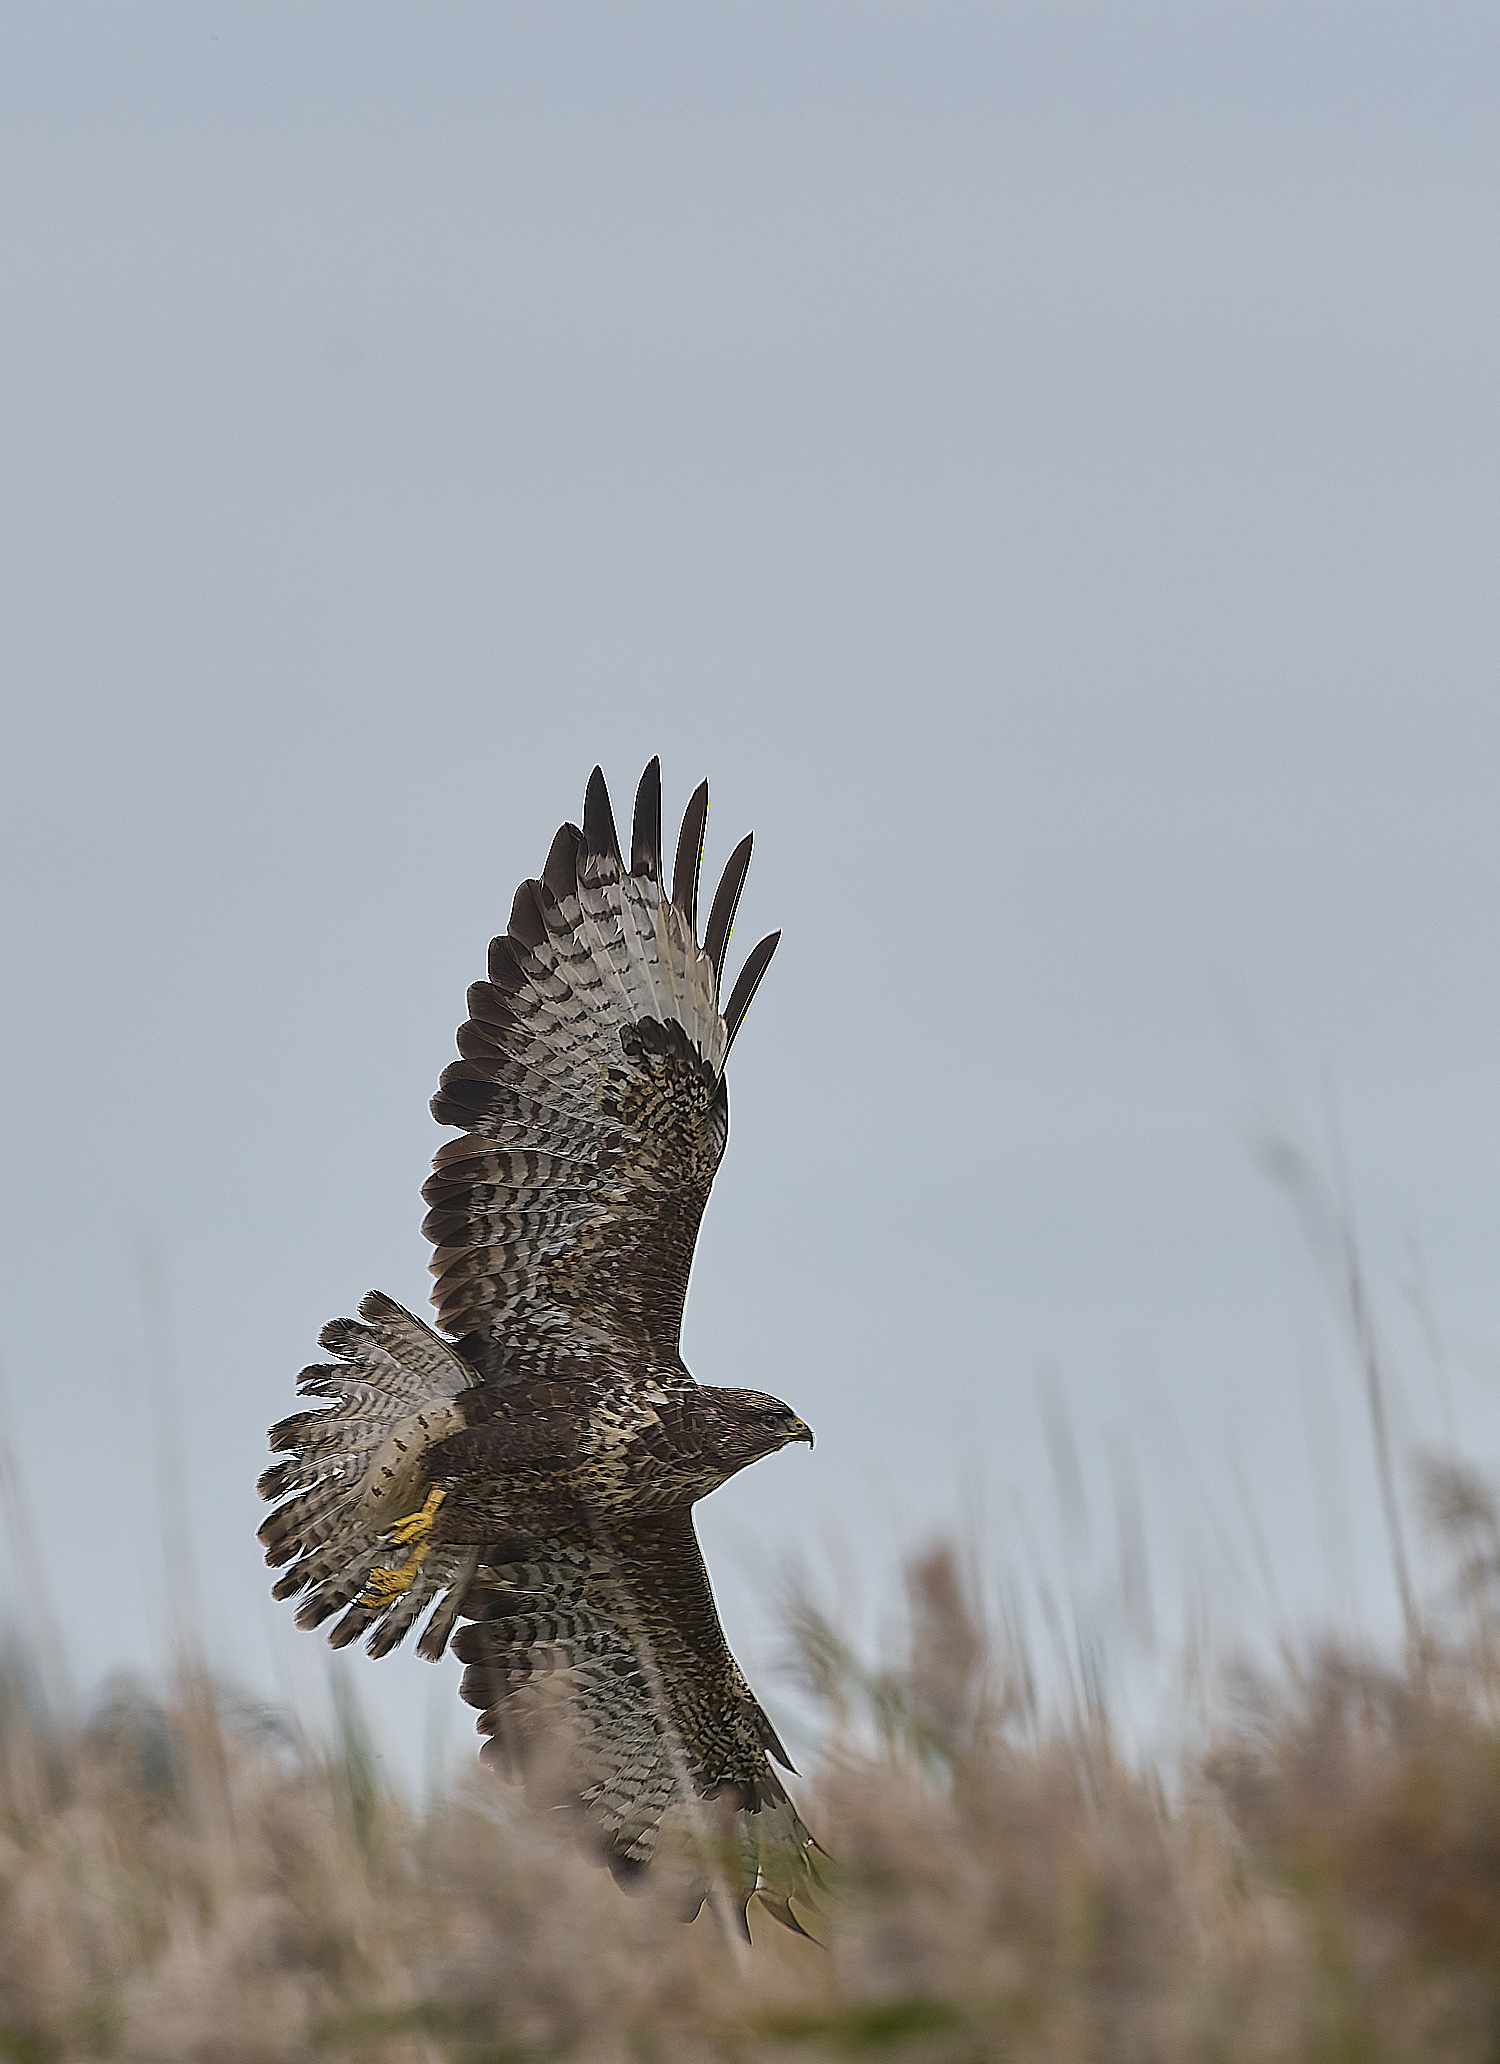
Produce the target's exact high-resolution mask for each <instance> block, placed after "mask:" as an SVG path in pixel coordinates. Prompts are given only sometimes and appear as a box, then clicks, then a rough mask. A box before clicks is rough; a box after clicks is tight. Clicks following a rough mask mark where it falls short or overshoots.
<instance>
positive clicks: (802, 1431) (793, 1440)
mask: <svg viewBox="0 0 1500 2064" xmlns="http://www.w3.org/2000/svg"><path fill="white" fill-rule="evenodd" d="M798 1441H806V1442H807V1445H808V1446H809V1447H811V1446H812V1444H813V1430H812V1428H811V1427H810V1426H809V1425H808V1423H807V1421H806V1420H805V1419H799V1420H798V1421H797V1431H796V1432H795V1433H793V1434H789V1435H788V1436H787V1446H788V1447H793V1448H794V1447H795V1446H796V1445H797V1443H798Z"/></svg>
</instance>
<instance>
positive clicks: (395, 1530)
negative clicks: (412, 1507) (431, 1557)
mask: <svg viewBox="0 0 1500 2064" xmlns="http://www.w3.org/2000/svg"><path fill="white" fill-rule="evenodd" d="M447 1495H448V1494H447V1492H446V1491H440V1490H438V1489H437V1488H436V1486H434V1487H433V1489H432V1490H430V1491H429V1492H428V1493H427V1503H426V1504H425V1505H424V1506H423V1507H422V1509H421V1511H420V1512H409V1513H408V1514H407V1515H406V1517H405V1519H398V1520H397V1521H396V1524H395V1525H394V1526H393V1527H392V1528H391V1545H392V1546H393V1547H395V1548H405V1547H406V1546H407V1545H408V1544H409V1543H410V1542H412V1541H425V1540H426V1538H427V1536H428V1535H429V1534H430V1533H431V1532H432V1522H433V1520H434V1519H435V1518H436V1517H437V1509H438V1507H439V1505H441V1504H442V1502H443V1500H444V1498H445V1497H446V1496H447Z"/></svg>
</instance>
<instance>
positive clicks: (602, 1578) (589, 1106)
mask: <svg viewBox="0 0 1500 2064" xmlns="http://www.w3.org/2000/svg"><path fill="white" fill-rule="evenodd" d="M707 814H708V784H707V783H706V782H705V783H704V784H703V786H702V787H701V788H699V789H698V791H697V792H696V794H695V795H694V796H693V798H692V800H691V802H690V803H689V804H688V807H687V814H686V816H685V817H684V819H683V823H682V832H681V836H680V837H679V839H678V841H677V851H676V860H675V864H674V866H673V868H672V872H671V878H670V882H669V881H668V879H667V877H666V874H665V872H664V869H663V865H662V848H661V770H660V766H659V763H658V762H657V761H656V760H653V761H652V762H651V764H650V766H648V767H647V769H646V771H645V774H644V775H643V776H642V778H641V784H640V789H639V791H638V793H637V796H636V802H635V817H634V824H633V828H632V832H631V839H630V854H629V859H628V861H627V859H626V857H625V855H624V854H623V853H622V852H621V849H620V844H619V839H618V836H617V834H616V830H615V821H614V814H613V811H612V810H611V807H610V800H609V791H608V789H607V788H606V786H605V782H604V776H603V774H602V773H601V771H600V770H599V769H598V768H597V767H596V768H595V769H594V772H593V774H592V776H591V777H590V779H589V784H588V790H587V794H586V796H585V798H584V809H583V828H582V830H579V829H578V828H577V826H575V825H572V824H565V825H564V826H563V827H562V829H561V830H560V831H559V832H558V834H557V837H556V838H555V839H554V840H553V842H552V850H551V852H550V853H549V855H548V857H547V864H546V866H545V867H544V868H543V870H542V877H541V880H540V881H526V882H523V883H522V884H521V887H520V888H519V890H518V891H517V892H516V899H515V904H514V907H513V908H512V910H511V915H510V924H509V927H508V928H507V930H506V932H505V933H504V934H503V935H502V936H501V937H500V938H498V939H495V940H493V941H492V942H491V945H490V956H489V979H488V981H484V982H476V983H475V984H474V986H473V988H471V989H470V991H469V996H468V1006H469V1016H468V1019H467V1021H466V1023H465V1024H463V1025H462V1026H461V1027H460V1028H459V1033H458V1050H459V1053H460V1055H461V1056H462V1058H461V1059H460V1060H458V1061H455V1062H454V1063H453V1064H452V1065H451V1066H450V1067H449V1068H447V1069H446V1070H445V1071H444V1073H443V1077H442V1081H441V1085H440V1087H439V1089H438V1093H437V1095H436V1097H434V1099H433V1103H432V1110H433V1115H434V1117H435V1118H437V1119H438V1121H439V1122H440V1123H441V1124H444V1125H452V1126H457V1127H459V1128H460V1132H459V1136H458V1137H457V1138H455V1139H451V1140H449V1141H448V1142H447V1143H446V1144H445V1145H444V1146H442V1147H441V1148H440V1149H439V1151H438V1154H437V1158H436V1160H435V1162H434V1164H433V1172H432V1176H431V1179H430V1180H429V1181H428V1183H427V1185H426V1188H425V1190H424V1192H423V1195H424V1196H425V1198H426V1200H427V1202H428V1204H429V1205H430V1207H431V1209H430V1210H429V1212H428V1215H427V1219H426V1223H425V1226H424V1230H425V1232H426V1234H427V1237H428V1239H429V1240H431V1241H432V1242H433V1244H434V1247H435V1249H436V1252H435V1254H434V1256H433V1259H432V1270H433V1273H434V1275H435V1276H436V1278H437V1284H436V1288H435V1290H434V1292H433V1301H434V1303H435V1305H436V1307H437V1315H438V1320H439V1323H440V1325H441V1327H442V1329H443V1330H442V1331H441V1332H435V1331H433V1330H432V1329H431V1328H430V1327H428V1326H426V1325H424V1324H423V1323H422V1321H421V1320H420V1319H418V1318H415V1317H413V1315H412V1314H411V1313H410V1312H407V1311H404V1310H403V1309H402V1308H401V1306H400V1305H398V1304H396V1303H394V1302H393V1301H392V1300H391V1299H390V1298H389V1297H386V1296H384V1295H382V1294H381V1293H380V1292H379V1291H372V1292H371V1294H370V1295H369V1296H368V1297H366V1298H365V1300H364V1302H363V1303H362V1304H361V1306H360V1318H359V1320H354V1319H335V1320H334V1321H333V1322H332V1324H331V1325H329V1326H326V1327H325V1328H324V1330H323V1333H322V1336H321V1344H322V1346H323V1347H324V1349H325V1350H326V1351H327V1352H328V1353H329V1354H330V1355H331V1356H332V1360H330V1361H328V1362H321V1363H317V1364H315V1365H314V1366H313V1367H312V1368H309V1369H305V1370H304V1371H303V1372H302V1375H301V1377H300V1378H299V1388H300V1389H301V1390H302V1391H303V1392H304V1393H305V1394H307V1395H309V1396H312V1397H315V1398H323V1399H329V1400H331V1401H332V1402H331V1403H328V1404H325V1405H324V1406H322V1407H321V1408H320V1409H313V1410H308V1411H302V1412H297V1413H295V1414H294V1415H293V1416H292V1417H291V1418H289V1419H283V1420H282V1421H281V1423H280V1424H279V1425H277V1426H275V1427H273V1428H272V1430H271V1446H272V1448H273V1449H274V1450H277V1451H279V1452H280V1453H281V1454H282V1456H283V1458H284V1459H282V1460H280V1461H278V1462H277V1463H276V1464H275V1465H274V1466H273V1467H272V1468H270V1469H268V1470H267V1471H266V1473H265V1475H264V1476H263V1477H262V1478H261V1482H260V1489H261V1493H262V1495H263V1496H264V1497H266V1498H268V1499H271V1500H274V1501H276V1503H275V1510H274V1511H273V1512H272V1513H271V1515H270V1517H269V1518H268V1519H267V1520H266V1522H265V1524H264V1526H263V1527H262V1528H261V1530H260V1538H261V1540H262V1542H263V1543H264V1545H265V1549H266V1560H267V1561H268V1562H270V1563H271V1564H272V1565H274V1566H278V1567H280V1566H283V1565H284V1566H285V1567H284V1571H283V1574H282V1575H281V1577H280V1578H279V1579H278V1581H277V1583H276V1586H275V1595H276V1596H277V1597H278V1598H291V1597H293V1596H295V1595H296V1594H297V1593H299V1592H300V1593H302V1594H304V1596H303V1602H302V1605H301V1608H300V1610H299V1611H298V1614H297V1624H298V1625H299V1626H302V1627H316V1626H319V1625H321V1624H322V1622H324V1621H325V1620H328V1619H330V1618H331V1617H332V1616H333V1615H334V1614H338V1615H339V1616H340V1617H339V1618H338V1620H337V1622H336V1624H335V1625H334V1627H333V1629H332V1631H331V1633H330V1635H329V1639H330V1640H331V1641H332V1642H333V1644H334V1645H335V1646H336V1647H342V1646H343V1645H344V1644H345V1643H347V1642H350V1641H353V1640H355V1639H356V1638H357V1637H359V1636H360V1635H367V1636H368V1644H367V1645H368V1648H369V1651H370V1653H371V1654H372V1655H376V1656H380V1655H384V1654H386V1653H387V1651H388V1650H390V1649H391V1648H393V1647H395V1645H396V1643H397V1642H399V1641H400V1640H401V1639H402V1637H403V1636H404V1635H405V1634H406V1633H407V1632H408V1630H409V1629H411V1628H412V1627H414V1626H415V1625H416V1624H417V1622H418V1621H419V1620H425V1624H424V1626H423V1629H422V1633H421V1637H420V1640H419V1643H418V1647H419V1651H420V1653H421V1654H423V1655H425V1656H428V1657H431V1658H434V1659H435V1658H436V1657H438V1656H440V1655H441V1654H442V1653H443V1651H444V1649H445V1648H446V1647H447V1646H448V1645H449V1644H450V1642H451V1644H452V1647H453V1649H454V1650H455V1652H456V1653H457V1654H458V1656H459V1657H460V1659H461V1660H462V1661H463V1662H464V1663H465V1664H466V1665H467V1668H466V1670H465V1672H464V1677H463V1684H462V1695H463V1697H464V1698H465V1699H466V1700H467V1701H468V1703H469V1704H470V1705H473V1706H477V1707H479V1708H480V1710H481V1716H482V1717H481V1718H480V1721H479V1730H480V1732H481V1734H483V1735H486V1736H487V1737H488V1738H489V1739H488V1741H487V1742H486V1746H485V1753H486V1755H487V1756H492V1757H497V1758H498V1759H500V1760H501V1761H502V1762H503V1763H504V1764H506V1765H507V1766H508V1767H511V1768H520V1769H524V1768H525V1767H526V1766H527V1764H528V1762H531V1763H535V1761H536V1751H537V1749H538V1747H539V1745H540V1744H542V1743H545V1744H546V1745H547V1749H548V1760H549V1762H550V1766H551V1767H552V1769H553V1771H554V1774H555V1770H556V1767H557V1755H556V1752H557V1745H558V1743H559V1742H560V1741H563V1740H566V1742H567V1744H568V1750H567V1760H566V1768H567V1771H568V1777H567V1781H566V1796H567V1797H568V1798H570V1799H571V1800H573V1801H574V1802H575V1803H576V1805H577V1806H578V1807H579V1808H581V1810H582V1812H583V1813H584V1815H585V1816H586V1817H587V1820H588V1822H589V1823H590V1824H591V1826H592V1828H593V1830H594V1831H595V1833H596V1835H597V1837H598V1839H599V1840H600V1841H601V1843H602V1846H603V1849H604V1853H605V1855H606V1857H607V1858H608V1860H609V1862H610V1863H611V1866H612V1867H613V1868H614V1869H615V1870H616V1872H617V1874H620V1875H628V1874H630V1873H632V1872H633V1871H635V1870H638V1869H640V1868H642V1867H644V1866H645V1865H646V1864H647V1863H649V1862H650V1860H651V1858H652V1856H653V1854H654V1853H655V1852H656V1851H657V1849H658V1847H659V1845H660V1843H661V1842H662V1840H663V1838H664V1835H665V1834H666V1833H667V1831H669V1830H671V1829H672V1828H673V1827H674V1825H675V1826H676V1827H678V1828H679V1829H680V1830H681V1832H682V1839H683V1842H684V1844H685V1845H686V1848H687V1851H688V1852H689V1853H696V1854H697V1855H698V1856H699V1859H700V1877H701V1880H702V1887H703V1889H706V1888H707V1885H708V1882H709V1880H710V1878H712V1877H713V1876H714V1875H715V1874H716V1873H722V1872H725V1871H726V1870H727V1873H728V1878H729V1881H730V1883H731V1884H732V1888H733V1891H734V1895H735V1902H736V1905H737V1907H738V1909H739V1911H740V1912H741V1914H743V1912H744V1909H745V1907H746V1906H747V1904H748V1902H749V1900H750V1898H751V1897H752V1895H754V1894H757V1893H758V1894H759V1896H760V1898H761V1899H762V1900H763V1901H764V1903H765V1904H766V1905H767V1906H768V1907H769V1909H770V1910H771V1911H772V1912H773V1913H774V1914H775V1915H776V1916H777V1918H778V1919H780V1920H782V1921H784V1922H786V1923H787V1924H788V1925H789V1926H792V1927H797V1926H798V1921H797V1917H796V1914H795V1912H794V1910H793V1904H792V1902H793V1901H794V1900H797V1899H799V1898H804V1899H805V1898H806V1896H807V1895H808V1893H809V1892H810V1890H811V1889H813V1885H814V1881H815V1879H816V1875H817V1868H816V1866H817V1854H818V1852H817V1845H816V1844H815V1843H814V1842H813V1840H812V1837H811V1836H810V1835H809V1833H808V1831H807V1829H806V1828H805V1827H804V1826H803V1824H802V1822H801V1820H800V1819H799V1818H798V1815H797V1813H796V1810H795V1808H794V1806H793V1805H792V1802H791V1800H790V1798H789V1797H788V1796H787V1793H786V1791H785V1789H784V1787H783V1785H782V1783H781V1781H780V1779H779V1778H778V1777H777V1775H776V1773H775V1771H774V1769H773V1768H772V1759H773V1758H774V1759H775V1761H776V1762H778V1763H780V1764H781V1765H782V1766H783V1767H785V1768H788V1769H790V1767H791V1766H790V1763H789V1762H788V1759H787V1755H786V1752H785V1750H784V1749H783V1748H782V1746H781V1744H780V1742H779V1741H778V1739H777V1736H776V1731H775V1729H774V1728H773V1727H772V1725H771V1723H770V1721H769V1720H768V1719H767V1718H766V1715H765V1713H764V1712H763V1711H762V1710H761V1707H760V1705H759V1704H758V1703H757V1701H756V1699H755V1697H754V1695H753V1693H752V1692H751V1690H750V1688H749V1686H748V1685H747V1684H746V1682H745V1680H744V1678H743V1676H742V1675H741V1674H740V1670H739V1667H738V1665H737V1664H736V1663H735V1660H734V1658H733V1656H732V1655H731V1654H730V1652H729V1649H728V1646H727V1644H726V1643H725V1640H724V1635H723V1632H722V1630H721V1628H720V1626H719V1619H718V1614H717V1612H716V1611H715V1608H714V1600H713V1593H712V1591H711V1590H710V1588H709V1582H708V1575H707V1572H706V1570H705V1569H704V1566H703V1559H702V1556H701V1555H700V1553H699V1549H698V1542H697V1537H696V1535H695V1533H694V1529H693V1517H692V1508H693V1506H694V1504H695V1503H696V1502H697V1500H698V1499H700V1498H703V1497H706V1496H707V1494H708V1493H709V1492H710V1491H712V1490H715V1489H717V1487H718V1486H719V1485H720V1484H722V1483H725V1482H727V1481H728V1479H729V1478H730V1477H731V1476H733V1475H734V1474H735V1473H736V1472H737V1471H738V1470H741V1469H743V1468H745V1467H746V1466H747V1464H749V1463H751V1462H754V1461H757V1460H759V1458H760V1457H761V1456H763V1455H770V1454H773V1453H774V1452H775V1451H776V1450H777V1449H778V1448H782V1447H785V1446H787V1445H788V1443H790V1442H793V1441H806V1442H807V1443H808V1444H809V1445H811V1442H812V1434H811V1433H810V1431H809V1430H808V1428H807V1427H806V1426H805V1425H804V1424H803V1422H802V1421H801V1419H799V1418H798V1417H797V1415H796V1413H795V1412H793V1411H792V1410H791V1408H790V1407H789V1406H787V1405H784V1404H782V1403H781V1402H780V1400H779V1399H777V1398H773V1397H767V1396H766V1395H764V1394H763V1393H762V1392H760V1391H751V1390H729V1389H722V1388H715V1387H709V1386H700V1385H699V1384H697V1383H695V1382H694V1381H693V1378H692V1377H691V1376H690V1375H689V1374H688V1371H687V1369H686V1368H685V1366H684V1365H683V1361H682V1357H681V1355H680V1353H679V1349H678V1340H679V1334H680V1330H681V1324H682V1308H683V1300H684V1298H685V1297H686V1294H687V1283H688V1270H689V1267H690V1265H691V1262H692V1256H693V1244H694V1241H695V1239H696V1238H697V1233H698V1225H699V1221H700V1220H701V1219H702V1216H703V1208H704V1205H705V1204H706V1203H707V1201H708V1192H709V1186H710V1184H711V1183H712V1182H713V1178H714V1172H715V1170H716V1169H717V1168H718V1165H719V1161H720V1158H721V1157H722V1155H723V1152H724V1145H725V1141H726V1139H727V1138H728V1134H729V1102H728V1092H727V1089H726V1086H725V1081H724V1064H725V1061H726V1059H727V1057H728V1054H729V1049H730V1047H731V1046H732V1045H733V1043H734V1038H735V1034H736V1033H737V1032H738V1030H739V1028H740V1025H741V1022H742V1021H743V1019H744V1016H745V1012H746V1011H747V1009H748V1008H749V1005H750V999H751V997H752V996H753V995H754V993H755V990H756V987H757V985H758V983H759V982H760V979H761V977H762V975H763V974H764V973H765V971H766V967H767V965H768V964H769V962H770V959H771V955H772V953H773V952H774V951H775V948H776V944H777V940H778V939H779V937H780V934H779V933H773V934H772V935H771V937H769V938H767V939H762V940H761V942H760V944H759V945H758V946H756V947H755V948H754V950H753V951H752V952H751V954H750V956H749V958H748V959H747V960H746V962H745V965H744V967H743V968H742V969H741V971H740V974H739V978H738V980H737V981H736V982H735V984H734V988H733V990H732V991H731V992H730V997H729V1002H728V1004H727V1005H725V1006H722V1007H721V1005H720V1002H719V992H720V977H721V975H722V972H723V966H724V956H725V950H726V948H727V946H728V943H729V933H730V927H731V925H732V923H733V920H734V913H735V907H736V905H737V904H738V902H739V897H740V891H741V889H742V887H743V886H744V881H745V873H746V869H747V868H748V867H749V864H750V846H751V841H750V840H749V839H748V838H746V839H745V840H743V842H742V843H741V844H740V845H738V846H737V847H736V848H735V850H734V852H733V853H732V854H731V856H730V859H729V863H728V865H727V867H726V868H725V870H724V876H723V879H722V880H721V882H720V883H719V887H718V892H717V894H716V895H715V897H714V900H713V907H712V909H711V910H710V912H709V917H708V924H707V927H706V929H705V931H704V934H703V940H702V943H701V944H700V943H699V941H698V936H697V906H698V874H699V867H700V863H701V858H702V847H703V831H704V824H705V821H706V818H707ZM460 1622H462V1624H461V1625H460ZM706 1836H711V1841H708V1843H707V1846H706V1847H705V1838H706ZM695 1844H696V1850H695V1846H694V1845H695ZM710 1850H711V1851H712V1862H711V1863H710V1861H709V1860H708V1855H709V1851H710ZM726 1859H727V1861H726Z"/></svg>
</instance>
